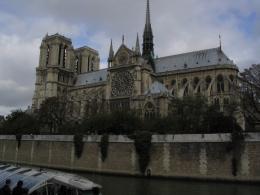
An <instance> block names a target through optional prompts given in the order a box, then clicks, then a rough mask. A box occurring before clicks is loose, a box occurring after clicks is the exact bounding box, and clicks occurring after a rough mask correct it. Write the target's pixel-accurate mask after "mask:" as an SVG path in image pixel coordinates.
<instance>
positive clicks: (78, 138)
mask: <svg viewBox="0 0 260 195" xmlns="http://www.w3.org/2000/svg"><path fill="white" fill-rule="evenodd" d="M73 140H74V151H75V155H76V157H77V158H78V159H79V158H80V157H81V156H82V153H83V150H84V141H83V135H80V134H77V135H74V139H73Z"/></svg>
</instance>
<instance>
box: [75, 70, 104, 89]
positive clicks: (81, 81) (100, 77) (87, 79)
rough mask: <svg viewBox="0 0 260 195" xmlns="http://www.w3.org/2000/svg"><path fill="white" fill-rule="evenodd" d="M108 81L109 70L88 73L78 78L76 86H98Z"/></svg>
mask: <svg viewBox="0 0 260 195" xmlns="http://www.w3.org/2000/svg"><path fill="white" fill-rule="evenodd" d="M106 80H107V69H102V70H98V71H93V72H88V73H84V74H80V75H78V76H77V82H76V86H82V85H87V84H96V83H100V82H104V81H106Z"/></svg>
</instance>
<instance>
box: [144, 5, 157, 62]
mask: <svg viewBox="0 0 260 195" xmlns="http://www.w3.org/2000/svg"><path fill="white" fill-rule="evenodd" d="M150 15H151V13H150V1H149V0H147V7H146V22H145V28H144V34H143V54H142V55H143V57H144V58H145V59H147V60H148V63H150V64H151V65H152V64H153V63H152V62H151V60H152V59H153V56H154V48H153V47H154V44H153V31H152V25H151V16H150Z"/></svg>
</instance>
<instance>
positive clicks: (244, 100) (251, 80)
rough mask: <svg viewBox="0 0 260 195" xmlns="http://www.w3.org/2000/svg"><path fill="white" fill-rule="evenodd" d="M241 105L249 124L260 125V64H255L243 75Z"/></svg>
mask: <svg viewBox="0 0 260 195" xmlns="http://www.w3.org/2000/svg"><path fill="white" fill-rule="evenodd" d="M240 80H241V82H240V83H241V85H240V94H241V105H242V108H243V110H244V115H245V118H246V121H247V123H248V124H249V125H250V126H251V125H252V126H253V127H255V126H256V125H258V124H260V64H254V65H252V66H251V67H250V68H248V69H245V70H244V72H242V73H241V77H240Z"/></svg>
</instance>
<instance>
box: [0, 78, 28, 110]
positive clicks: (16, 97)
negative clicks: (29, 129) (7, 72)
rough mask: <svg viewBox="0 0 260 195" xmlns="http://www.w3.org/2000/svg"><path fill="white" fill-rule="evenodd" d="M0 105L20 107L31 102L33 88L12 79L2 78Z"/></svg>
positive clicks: (0, 81) (0, 83)
mask: <svg viewBox="0 0 260 195" xmlns="http://www.w3.org/2000/svg"><path fill="white" fill-rule="evenodd" d="M0 94H1V95H0V106H2V107H19V106H25V105H29V104H30V100H31V99H32V94H33V93H32V89H31V88H27V87H24V86H21V85H19V84H18V83H15V82H14V81H12V80H0Z"/></svg>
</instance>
